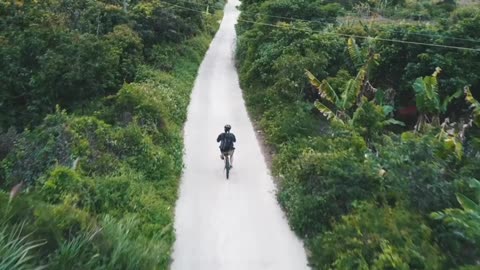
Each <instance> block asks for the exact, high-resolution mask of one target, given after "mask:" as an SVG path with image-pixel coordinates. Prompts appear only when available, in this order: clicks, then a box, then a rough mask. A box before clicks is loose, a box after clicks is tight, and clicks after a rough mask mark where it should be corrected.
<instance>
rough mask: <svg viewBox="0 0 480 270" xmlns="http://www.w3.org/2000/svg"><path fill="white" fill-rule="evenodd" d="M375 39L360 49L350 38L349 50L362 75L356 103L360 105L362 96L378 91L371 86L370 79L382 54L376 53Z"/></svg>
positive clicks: (368, 40) (369, 40)
mask: <svg viewBox="0 0 480 270" xmlns="http://www.w3.org/2000/svg"><path fill="white" fill-rule="evenodd" d="M374 41H375V39H372V38H369V39H367V41H366V44H365V46H363V47H361V48H360V47H359V46H358V44H357V43H356V41H355V39H353V38H349V39H348V41H347V50H348V54H349V56H350V59H351V60H352V62H353V64H354V66H355V68H356V69H357V70H358V73H360V72H361V73H362V78H361V79H362V80H361V87H360V92H359V93H358V95H357V99H356V103H357V105H360V104H361V102H362V96H364V95H365V94H366V93H367V92H368V91H371V92H375V91H376V89H375V88H374V87H373V86H372V85H371V84H370V81H369V78H370V73H371V71H372V69H373V68H374V67H375V66H377V65H378V61H379V59H380V54H378V53H375V43H374Z"/></svg>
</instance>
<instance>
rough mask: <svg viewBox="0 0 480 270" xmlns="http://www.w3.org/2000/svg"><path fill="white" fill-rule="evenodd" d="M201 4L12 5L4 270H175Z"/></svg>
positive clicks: (8, 7)
mask: <svg viewBox="0 0 480 270" xmlns="http://www.w3.org/2000/svg"><path fill="white" fill-rule="evenodd" d="M197 3H198V5H199V6H201V7H204V8H205V9H206V10H207V8H206V7H207V6H208V13H207V12H206V13H198V12H191V11H188V9H185V8H182V6H187V5H188V3H185V2H184V1H178V2H177V1H137V0H124V1H113V0H112V1H106V0H105V1H103V0H97V1H94V0H92V1H67V0H49V1H9V0H8V1H1V0H0V29H1V30H0V61H1V62H2V65H1V66H0V81H1V82H2V83H1V84H0V108H1V112H0V131H2V132H0V216H1V218H0V219H1V222H0V246H1V248H0V269H167V268H168V266H169V264H170V253H171V246H172V244H173V241H174V232H173V214H174V213H173V209H174V203H175V201H176V198H177V189H178V180H179V177H180V173H181V170H182V166H183V163H182V149H183V141H182V133H181V132H182V126H183V123H184V121H185V119H186V110H187V105H188V102H189V96H190V91H191V89H192V86H193V82H194V79H195V77H196V72H197V69H198V66H199V64H200V62H201V60H202V58H203V55H204V53H205V52H206V50H207V48H208V45H209V43H210V40H211V38H212V36H213V34H214V33H215V32H216V30H217V28H218V26H219V25H218V22H219V20H220V19H221V15H222V14H221V9H222V7H223V2H222V1H218V2H217V1H206V0H205V1H198V2H197ZM8 192H10V194H9V193H8Z"/></svg>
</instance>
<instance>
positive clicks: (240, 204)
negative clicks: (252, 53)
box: [171, 0, 308, 270]
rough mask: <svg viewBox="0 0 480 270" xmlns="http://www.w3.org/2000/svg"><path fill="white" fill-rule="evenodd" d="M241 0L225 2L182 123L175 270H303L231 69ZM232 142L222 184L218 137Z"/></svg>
mask: <svg viewBox="0 0 480 270" xmlns="http://www.w3.org/2000/svg"><path fill="white" fill-rule="evenodd" d="M238 5H240V2H239V1H238V0H230V1H229V3H228V4H227V5H226V7H225V15H224V19H223V21H222V24H221V26H220V29H219V31H218V32H217V34H216V36H215V38H214V40H213V42H212V44H211V46H210V49H209V50H208V52H207V54H206V56H205V59H204V60H203V63H202V65H201V67H200V70H199V74H198V77H197V79H196V82H195V87H194V89H193V93H192V97H191V98H192V99H191V103H190V106H189V110H188V120H187V123H186V124H185V130H184V132H185V156H184V161H185V166H186V167H185V170H184V174H183V177H182V182H181V185H180V197H179V200H178V201H177V205H176V214H175V215H176V217H175V230H176V242H175V245H174V253H173V262H172V265H171V268H172V269H173V270H202V269H205V270H216V269H219V270H235V269H238V270H256V269H274V270H282V269H285V270H301V269H308V268H307V260H306V256H305V251H304V249H303V245H302V243H301V241H300V240H298V238H297V237H296V236H295V235H294V234H293V232H292V231H291V230H290V228H289V226H288V224H287V220H286V219H285V217H284V215H283V213H282V211H281V209H280V207H279V205H278V203H277V201H276V198H275V186H274V184H273V181H272V178H271V176H270V172H269V170H268V168H267V166H266V163H265V160H264V157H263V155H262V152H261V150H260V146H259V143H258V141H257V139H256V137H255V132H254V129H253V126H252V123H251V121H250V119H249V117H248V115H247V112H246V109H245V104H244V100H243V97H242V92H241V90H240V87H239V84H238V76H237V73H236V70H235V67H234V49H235V28H234V25H235V23H236V20H237V17H238V15H239V12H238V10H237V9H236V6H238ZM227 123H229V124H231V125H232V132H233V133H234V134H235V135H236V137H237V144H236V148H237V150H236V152H235V156H234V161H233V165H234V168H233V169H232V171H231V173H230V179H229V180H226V179H225V172H224V170H223V166H224V164H223V162H222V160H220V152H219V150H218V145H217V143H216V138H217V136H218V134H219V133H220V132H222V131H223V126H224V125H225V124H227Z"/></svg>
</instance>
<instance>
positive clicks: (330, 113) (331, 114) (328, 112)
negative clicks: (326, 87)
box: [315, 101, 343, 123]
mask: <svg viewBox="0 0 480 270" xmlns="http://www.w3.org/2000/svg"><path fill="white" fill-rule="evenodd" d="M315 107H316V108H317V109H318V110H319V111H320V112H321V113H322V114H323V115H324V116H325V117H326V118H327V119H328V120H330V119H332V120H335V121H339V122H341V123H343V121H342V120H340V119H339V118H337V116H336V115H335V113H334V112H333V111H332V110H330V109H329V108H328V107H327V106H325V104H323V103H321V102H320V101H316V102H315Z"/></svg>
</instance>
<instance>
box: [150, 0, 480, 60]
mask: <svg viewBox="0 0 480 270" xmlns="http://www.w3.org/2000/svg"><path fill="white" fill-rule="evenodd" d="M159 2H162V3H165V4H169V5H171V6H175V7H178V8H181V9H185V10H190V11H195V12H201V13H205V12H204V11H203V10H198V9H193V8H188V7H184V6H180V5H177V4H173V3H170V2H165V1H159ZM238 21H242V22H247V23H252V24H257V25H265V26H270V27H275V28H281V29H283V27H281V26H278V25H275V24H271V23H263V22H256V21H250V20H244V19H240V18H239V19H238ZM290 29H293V30H296V31H302V32H313V33H318V34H321V35H325V36H327V35H329V36H341V37H354V38H359V39H367V38H372V37H371V36H362V35H350V34H342V33H338V32H320V31H315V30H312V29H308V30H307V29H301V28H296V27H291V28H290ZM374 39H375V40H379V41H385V42H393V43H403V44H410V45H420V46H427V47H437V48H446V49H456V50H466V51H474V52H480V49H476V48H469V47H460V46H450V45H442V44H435V43H425V42H417V41H408V40H398V39H388V38H379V37H375V38H374Z"/></svg>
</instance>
